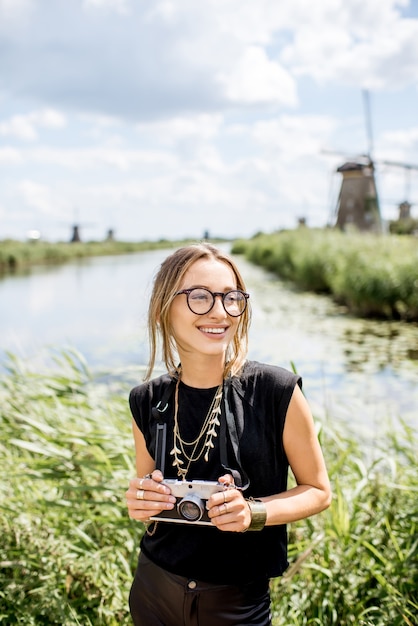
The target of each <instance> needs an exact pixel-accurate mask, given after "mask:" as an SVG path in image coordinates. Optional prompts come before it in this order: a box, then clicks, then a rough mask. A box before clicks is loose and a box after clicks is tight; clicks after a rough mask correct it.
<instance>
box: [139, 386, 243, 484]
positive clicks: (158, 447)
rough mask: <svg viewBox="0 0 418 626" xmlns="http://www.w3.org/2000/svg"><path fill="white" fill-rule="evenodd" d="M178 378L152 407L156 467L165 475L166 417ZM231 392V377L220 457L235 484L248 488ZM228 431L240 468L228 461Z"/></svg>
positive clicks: (222, 421) (236, 462) (227, 392)
mask: <svg viewBox="0 0 418 626" xmlns="http://www.w3.org/2000/svg"><path fill="white" fill-rule="evenodd" d="M176 383H177V378H176V377H173V378H172V379H171V381H170V383H169V384H168V385H167V387H166V389H165V392H164V395H163V397H162V398H161V400H160V401H159V402H158V403H157V405H156V406H155V407H153V408H152V409H151V412H152V416H153V418H154V419H155V420H156V422H157V432H156V438H155V467H156V468H157V469H159V470H161V472H162V474H163V475H164V470H165V454H166V443H167V422H166V419H165V412H166V410H167V409H168V406H169V401H170V398H171V396H172V395H173V392H174V389H175V386H176ZM229 393H230V379H228V380H227V381H225V383H224V401H223V411H222V415H221V427H220V457H221V464H222V467H223V468H224V469H225V470H226V471H227V472H229V473H230V474H231V475H232V477H233V479H234V482H235V485H236V486H237V487H238V488H239V489H242V490H245V489H247V487H248V485H249V484H250V481H249V479H248V476H247V475H246V473H245V472H244V470H243V469H242V465H241V455H240V451H239V435H238V432H237V426H236V423H235V418H234V414H233V413H232V411H231V408H230V403H229V397H228V396H229ZM227 432H228V433H229V438H230V441H231V448H232V453H233V456H234V461H235V464H236V465H237V467H238V469H233V468H231V467H229V463H228V449H227V442H228V437H227Z"/></svg>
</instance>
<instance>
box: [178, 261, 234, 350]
mask: <svg viewBox="0 0 418 626" xmlns="http://www.w3.org/2000/svg"><path fill="white" fill-rule="evenodd" d="M193 287H205V288H206V289H209V290H210V291H212V292H215V291H216V292H220V293H226V292H227V291H231V290H233V289H237V281H236V278H235V274H234V272H233V271H232V269H231V268H230V267H229V265H227V264H226V263H222V262H221V261H216V260H214V259H199V260H198V261H196V262H195V263H193V265H192V266H191V267H190V268H189V269H188V271H187V272H186V273H185V275H184V277H183V281H182V283H181V285H180V290H181V289H192V288H193ZM239 319H240V318H239V317H231V316H230V315H228V314H227V312H226V311H225V309H224V307H223V304H222V299H221V297H219V296H217V297H216V298H215V304H214V305H213V307H212V309H211V310H210V311H209V312H208V313H205V314H204V315H197V314H196V313H193V312H192V311H191V310H190V309H189V307H188V305H187V296H186V294H180V295H178V296H176V297H175V298H174V301H173V303H172V305H171V309H170V322H171V330H172V334H173V337H174V339H175V341H176V344H177V349H178V352H179V356H180V359H181V358H182V354H192V353H196V354H200V355H207V356H221V355H225V352H226V350H227V347H228V345H229V344H230V343H231V341H232V339H233V336H234V334H235V332H236V330H237V328H238V324H239Z"/></svg>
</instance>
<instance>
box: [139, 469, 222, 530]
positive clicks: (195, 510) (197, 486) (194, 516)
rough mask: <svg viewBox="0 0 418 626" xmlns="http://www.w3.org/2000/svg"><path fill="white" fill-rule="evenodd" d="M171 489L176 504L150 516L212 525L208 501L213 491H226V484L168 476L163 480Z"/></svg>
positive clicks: (158, 519) (169, 520)
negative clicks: (167, 509)
mask: <svg viewBox="0 0 418 626" xmlns="http://www.w3.org/2000/svg"><path fill="white" fill-rule="evenodd" d="M162 484H163V485H166V486H167V487H169V489H170V490H171V495H173V496H174V497H175V498H176V504H175V505H174V508H173V509H170V510H169V511H161V513H159V514H158V515H153V516H151V517H150V519H151V520H155V521H159V522H174V523H176V524H199V525H203V526H211V525H212V522H211V521H210V519H209V516H208V513H207V510H206V502H207V500H209V498H210V496H211V495H212V494H213V493H216V492H218V491H224V489H225V486H224V485H223V484H221V483H218V482H214V481H210V480H177V479H175V478H167V479H166V480H164V481H163V482H162Z"/></svg>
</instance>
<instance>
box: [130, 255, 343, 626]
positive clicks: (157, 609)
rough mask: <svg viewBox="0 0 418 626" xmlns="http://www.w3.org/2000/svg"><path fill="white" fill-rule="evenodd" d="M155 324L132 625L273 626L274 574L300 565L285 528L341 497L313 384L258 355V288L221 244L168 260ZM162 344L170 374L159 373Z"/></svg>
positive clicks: (137, 396)
mask: <svg viewBox="0 0 418 626" xmlns="http://www.w3.org/2000/svg"><path fill="white" fill-rule="evenodd" d="M148 322H149V336H150V348H151V353H150V361H149V367H148V372H147V376H146V381H147V382H145V383H144V384H142V385H140V386H138V387H135V388H134V389H133V390H132V392H131V394H130V407H131V411H132V415H133V432H134V440H135V448H136V469H137V477H135V478H133V479H132V480H131V481H130V484H129V489H128V491H127V492H126V499H127V505H128V510H129V515H130V517H131V518H132V519H135V520H138V521H141V522H145V523H146V524H147V531H146V532H145V534H144V536H143V538H142V540H141V550H140V555H139V560H138V567H137V571H136V574H135V578H134V582H133V585H132V589H131V593H130V598H129V602H130V610H131V615H132V618H133V622H134V624H135V626H157V625H158V626H182V625H184V626H233V625H235V626H238V625H240V626H250V625H254V624H257V625H258V626H267V625H269V624H271V617H270V595H269V579H270V578H272V577H276V576H280V575H281V574H282V573H283V572H284V570H285V569H286V567H287V565H288V562H287V533H286V524H288V523H289V522H294V521H296V520H299V519H302V518H305V517H308V516H310V515H314V514H315V513H318V512H320V511H322V510H323V509H325V508H326V507H328V506H329V504H330V499H331V492H330V485H329V481H328V475H327V471H326V468H325V464H324V460H323V456H322V452H321V449H320V446H319V443H318V439H317V436H316V432H315V428H314V424H313V419H312V415H311V411H310V409H309V407H308V404H307V402H306V401H305V398H304V396H303V394H302V392H301V380H300V378H299V377H298V376H296V375H294V374H293V373H291V372H289V371H287V370H285V369H283V368H280V367H276V366H272V365H265V364H261V363H258V362H255V361H248V360H246V353H247V339H248V329H249V324H250V304H249V294H248V293H246V290H245V284H244V282H243V279H242V277H241V275H240V272H239V270H238V268H237V267H236V265H235V263H234V261H233V260H232V259H231V258H230V257H228V256H227V255H225V254H224V253H223V252H221V251H220V250H218V249H217V248H215V247H213V246H212V245H209V244H206V243H205V244H196V245H191V246H187V247H184V248H180V249H178V250H176V251H175V252H174V253H173V254H171V255H170V256H169V257H168V258H167V259H166V260H165V261H164V262H163V263H162V265H161V268H160V270H159V272H158V274H157V276H156V278H155V282H154V288H153V292H152V295H151V300H150V305H149V319H148ZM159 338H160V339H161V347H162V353H163V359H164V362H165V364H166V367H167V372H168V373H167V374H164V375H163V376H160V377H158V378H154V379H151V375H152V370H153V368H154V364H155V360H156V355H157V345H158V339H159ZM157 433H158V434H157ZM289 466H290V468H291V470H292V472H293V474H294V476H295V479H296V486H295V487H293V488H292V489H287V473H288V468H289ZM161 470H163V471H161ZM192 481H201V482H198V483H196V482H194V483H193V482H192ZM197 486H198V487H197ZM189 493H191V494H192V497H191V498H189V495H188V494H189ZM183 496H185V501H184V500H183ZM196 498H197V500H196ZM199 499H200V501H199ZM179 503H181V504H180V507H179V506H178V505H179ZM202 503H203V507H202ZM204 506H206V509H205V510H204ZM182 507H183V508H182ZM203 510H204V512H203ZM196 511H197V513H196ZM199 511H200V512H199ZM195 514H196V515H197V518H196V519H197V521H189V520H190V519H195V518H194V517H193V516H194V515H195ZM200 515H201V516H202V517H200V519H198V518H199V516H200ZM155 516H158V518H157V520H154V517H155ZM150 517H151V518H153V519H152V520H151V521H150ZM203 522H204V523H203ZM247 531H248V532H247Z"/></svg>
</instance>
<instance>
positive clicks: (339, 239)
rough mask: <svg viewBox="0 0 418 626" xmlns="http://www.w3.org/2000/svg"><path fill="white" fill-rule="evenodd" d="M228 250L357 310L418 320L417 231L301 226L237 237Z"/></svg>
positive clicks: (364, 312)
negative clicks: (369, 232)
mask: <svg viewBox="0 0 418 626" xmlns="http://www.w3.org/2000/svg"><path fill="white" fill-rule="evenodd" d="M232 251H233V252H234V253H237V254H244V255H245V256H246V258H248V260H250V261H251V262H253V263H256V264H258V265H261V266H262V267H264V268H266V269H267V270H269V271H271V272H274V273H275V274H277V275H278V276H280V277H281V278H284V279H285V280H290V281H292V282H293V283H295V284H296V285H298V286H299V287H301V288H302V289H308V290H311V291H315V292H320V293H328V294H330V295H331V296H332V297H333V298H334V299H335V300H336V301H337V302H338V303H341V304H343V305H345V306H346V307H348V309H349V310H350V311H352V312H354V313H355V314H358V315H361V316H366V317H368V316H373V317H380V318H386V319H403V320H407V321H412V320H418V237H407V236H396V235H387V236H383V235H382V236H377V235H367V234H360V233H357V234H354V233H350V234H349V233H341V232H339V231H335V230H314V229H307V228H305V229H298V230H293V231H283V232H279V233H274V234H271V235H259V236H257V237H254V238H253V239H251V240H241V241H237V242H235V244H234V246H233V248H232Z"/></svg>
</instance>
